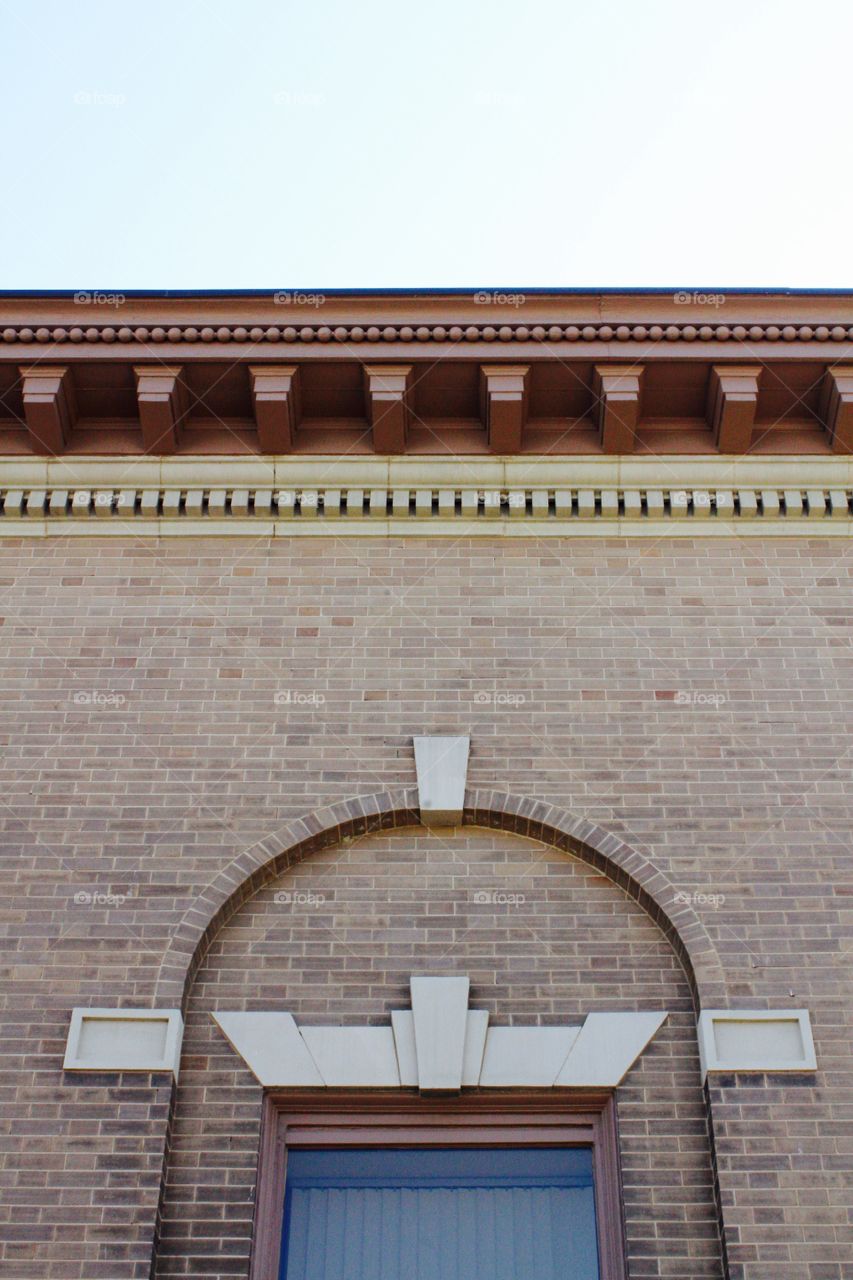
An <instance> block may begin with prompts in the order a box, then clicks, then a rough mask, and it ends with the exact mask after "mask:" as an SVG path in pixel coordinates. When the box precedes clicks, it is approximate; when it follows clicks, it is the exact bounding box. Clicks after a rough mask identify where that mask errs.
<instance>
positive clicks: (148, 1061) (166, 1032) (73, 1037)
mask: <svg viewBox="0 0 853 1280" xmlns="http://www.w3.org/2000/svg"><path fill="white" fill-rule="evenodd" d="M183 1035H184V1020H183V1018H182V1017H181V1012H180V1010H179V1009H73V1010H72V1011H71V1025H70V1026H69V1028H68V1040H67V1043H66V1048H65V1060H64V1062H63V1064H62V1065H63V1068H64V1070H66V1071H170V1072H171V1073H172V1074H173V1075H174V1076H175V1078H176V1079H177V1075H178V1067H179V1064H180V1060H181V1041H182V1039H183Z"/></svg>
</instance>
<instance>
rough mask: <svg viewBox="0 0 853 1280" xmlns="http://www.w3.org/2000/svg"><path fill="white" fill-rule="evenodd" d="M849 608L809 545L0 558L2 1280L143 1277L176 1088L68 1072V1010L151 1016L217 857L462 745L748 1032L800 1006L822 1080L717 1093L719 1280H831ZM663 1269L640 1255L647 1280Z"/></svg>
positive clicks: (852, 1083) (54, 550)
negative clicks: (734, 1007)
mask: <svg viewBox="0 0 853 1280" xmlns="http://www.w3.org/2000/svg"><path fill="white" fill-rule="evenodd" d="M850 585H851V584H850V564H849V556H848V555H847V554H846V552H845V551H844V548H843V547H841V546H840V545H838V544H833V543H830V542H828V541H821V540H820V539H818V538H788V539H781V538H780V539H775V540H767V541H762V540H757V539H751V540H750V541H749V542H743V543H741V542H739V541H737V540H736V539H732V540H731V541H728V540H722V539H721V540H714V541H712V542H711V541H702V540H696V541H693V540H688V539H684V540H679V541H677V542H676V541H671V542H670V541H661V542H655V541H653V540H650V541H648V542H643V541H639V540H638V541H633V542H626V541H622V540H618V539H612V540H610V539H607V540H598V539H596V540H595V541H590V542H589V543H584V542H583V541H582V540H580V539H577V540H573V541H566V542H559V541H549V542H548V543H547V544H543V543H538V542H536V541H535V540H533V539H519V540H517V541H515V540H513V541H509V540H497V539H496V540H495V541H494V542H489V541H487V540H483V539H478V540H476V541H473V540H472V541H466V540H464V539H463V540H460V541H455V540H452V541H451V540H448V541H446V542H441V543H439V542H427V541H424V542H414V541H408V542H405V543H402V542H395V541H384V540H377V541H368V540H364V541H349V542H337V541H335V540H332V539H327V540H322V541H320V540H316V541H315V540H312V539H299V540H294V541H293V542H289V541H287V540H285V539H282V540H278V541H276V542H275V543H269V542H266V541H261V542H258V543H255V542H250V541H249V540H246V542H245V543H244V542H242V541H240V542H237V541H236V540H235V541H227V540H215V539H210V540H207V539H205V540H195V539H187V540H180V541H179V540H177V539H175V540H172V541H168V542H164V543H161V544H158V543H156V542H154V541H151V540H147V541H143V540H137V539H127V540H126V541H124V542H119V541H114V540H112V539H94V538H85V539H84V538H73V539H72V538H69V539H68V540H62V541H60V540H56V541H51V542H50V543H44V544H36V543H34V542H28V543H21V544H14V543H11V542H10V543H6V544H4V556H3V561H2V565H0V606H2V614H3V618H4V622H3V627H2V635H3V640H4V643H3V646H2V651H0V679H2V682H3V683H2V690H3V699H2V702H0V722H2V732H3V734H4V742H5V746H4V752H3V759H2V768H3V779H2V781H3V789H2V808H0V814H2V828H3V855H4V857H3V869H4V870H3V875H4V883H3V886H2V894H3V911H4V916H5V919H6V924H5V929H4V939H5V941H4V944H3V945H4V954H3V957H2V965H3V968H2V975H3V1000H4V1005H5V1006H6V1007H7V1013H6V1014H5V1015H4V1018H5V1019H6V1021H5V1023H4V1031H3V1037H2V1041H0V1045H2V1054H3V1058H4V1066H5V1067H6V1068H7V1071H6V1075H5V1080H6V1083H5V1084H4V1086H3V1090H4V1092H3V1099H4V1103H5V1104H6V1105H5V1108H4V1125H5V1129H4V1132H3V1134H2V1136H0V1142H2V1145H3V1150H4V1159H3V1167H2V1170H0V1178H2V1183H0V1190H2V1197H0V1201H2V1203H0V1215H2V1216H0V1237H2V1239H3V1252H2V1253H0V1274H2V1275H3V1276H4V1278H5V1277H6V1276H9V1277H12V1280H27V1278H28V1277H36V1276H38V1277H48V1280H90V1278H92V1280H94V1278H96V1277H106V1278H107V1280H129V1278H130V1277H133V1278H134V1280H136V1278H137V1277H144V1276H146V1275H147V1267H148V1261H147V1257H148V1255H150V1233H151V1229H152V1224H153V1208H152V1206H153V1204H154V1203H155V1202H156V1197H157V1182H158V1177H159V1175H158V1173H157V1165H158V1161H159V1159H160V1156H161V1153H162V1147H163V1142H164V1136H165V1135H164V1123H163V1116H164V1111H165V1103H164V1098H166V1097H167V1092H168V1091H167V1087H166V1086H165V1085H164V1083H163V1082H162V1080H159V1079H158V1080H155V1081H154V1082H153V1083H151V1084H149V1085H147V1086H146V1083H145V1081H140V1080H138V1079H136V1078H134V1079H132V1080H131V1079H130V1078H128V1077H125V1079H124V1080H120V1081H117V1080H112V1079H110V1080H105V1079H103V1078H99V1079H98V1081H97V1082H95V1083H92V1084H87V1083H86V1082H85V1081H78V1080H70V1079H69V1078H67V1077H63V1074H62V1071H61V1060H62V1050H63V1047H64V1037H65V1031H66V1028H67V1022H68V1013H69V1010H70V1008H71V1007H72V1006H73V1005H75V1004H113V1003H117V1002H122V1001H123V1002H128V1003H138V1004H146V1003H150V1002H151V1000H152V993H153V991H154V989H155V984H156V979H157V973H158V969H159V967H160V965H161V961H162V959H163V955H164V950H165V947H166V945H167V942H168V939H169V937H170V935H171V933H172V931H173V930H174V929H175V928H176V927H177V925H178V923H179V922H180V920H181V919H182V918H183V916H184V913H185V912H186V911H187V910H188V909H189V908H190V907H191V905H192V904H193V903H194V902H195V901H196V899H197V896H198V894H199V893H200V892H201V891H202V890H203V889H204V888H205V886H207V885H208V884H209V883H210V882H211V881H212V880H213V879H214V878H215V877H216V875H217V874H218V873H219V872H220V871H221V870H222V869H223V868H224V867H225V866H226V865H227V864H228V863H229V862H230V861H231V860H232V859H233V858H234V857H236V856H237V855H239V853H240V852H241V851H242V850H244V849H245V848H246V847H247V846H248V845H251V844H253V843H255V842H257V841H261V840H264V841H266V842H267V843H268V845H270V846H271V847H274V846H275V841H276V832H277V831H278V830H280V829H281V827H282V826H283V824H284V823H285V822H286V821H287V820H289V819H292V818H294V817H296V816H298V815H299V814H302V813H305V812H308V811H313V810H316V809H318V808H320V807H321V806H323V805H325V804H328V803H330V802H333V801H336V800H338V799H340V798H341V797H347V796H353V795H359V794H365V793H368V792H374V791H377V790H382V789H385V788H387V787H389V786H402V785H411V783H412V782H413V780H414V767H413V760H412V748H411V735H412V734H413V733H419V732H429V731H455V730H460V729H462V730H470V732H471V734H472V759H471V770H470V781H471V783H472V784H473V785H476V786H480V787H485V788H488V787H490V786H494V787H497V788H498V789H500V790H502V791H511V792H514V793H516V794H520V795H530V796H535V797H537V798H541V799H545V800H549V801H551V802H553V803H556V804H558V805H560V806H561V807H564V808H566V809H569V810H570V811H572V812H574V813H577V814H579V815H583V816H586V817H588V818H589V819H590V820H591V821H594V822H597V823H599V824H600V825H601V826H603V827H604V828H606V829H608V830H612V831H615V832H617V833H619V834H620V835H621V836H622V837H623V838H624V839H625V840H627V841H628V842H629V843H631V844H632V845H634V846H636V847H637V848H639V849H641V850H642V851H643V852H644V853H646V854H647V855H648V856H649V857H650V858H651V859H652V861H653V862H654V863H655V865H657V866H659V867H660V868H661V869H662V870H663V871H664V872H665V874H666V875H667V876H668V877H669V879H670V880H671V881H672V883H673V884H674V885H676V886H677V889H678V891H679V892H681V893H683V894H685V895H687V896H688V897H689V899H690V901H691V903H692V904H693V907H694V910H695V911H696V912H697V913H698V914H699V915H700V917H701V919H702V922H703V923H704V925H705V927H706V928H707V930H708V931H709V932H710V933H711V935H712V936H713V937H714V939H715V941H716V944H717V948H718V951H719V954H720V957H721V959H722V962H723V965H724V969H725V974H726V981H727V986H728V995H729V998H730V1000H731V1001H732V1002H733V1003H740V1004H741V1005H745V1006H751V1005H757V1006H759V1007H760V1006H762V1005H769V1006H771V1007H778V1006H784V1005H789V1004H790V1005H792V1006H797V1007H799V1006H802V1005H804V1006H807V1007H808V1008H810V1009H811V1011H812V1018H813V1026H814V1031H815V1040H816V1048H817V1054H818V1063H819V1071H818V1075H817V1078H816V1080H815V1079H813V1078H806V1079H805V1080H804V1081H802V1082H798V1083H797V1084H793V1083H787V1084H785V1085H784V1087H783V1086H782V1084H781V1083H780V1082H777V1081H770V1082H769V1084H768V1082H765V1081H762V1080H759V1081H757V1082H756V1081H750V1080H749V1079H746V1078H741V1079H739V1080H737V1081H728V1082H727V1081H720V1082H718V1083H717V1084H716V1085H715V1090H716V1092H715V1093H714V1098H715V1103H714V1107H715V1129H716V1140H717V1155H718V1158H719V1165H720V1173H721V1183H722V1197H723V1202H724V1206H725V1212H726V1221H727V1226H728V1235H729V1240H728V1244H729V1257H730V1260H731V1262H732V1274H733V1275H735V1276H736V1277H744V1280H771V1278H772V1280H803V1278H805V1280H840V1278H841V1277H843V1276H844V1274H845V1271H846V1270H849V1268H850V1265H851V1259H853V1227H851V1223H850V1215H849V1188H850V1184H851V1178H853V1165H851V1155H850V1150H849V1147H850V1143H849V1138H848V1135H847V1126H849V1116H848V1111H849V1105H850V1098H851V1096H853V1095H851V1089H853V1060H852V1059H851V1047H850V1046H851V1039H853V1017H851V1014H850V1012H849V1000H850V994H851V984H850V962H851V956H852V955H853V919H851V912H850V905H849V904H850V901H851V897H850V895H851V893H853V865H851V856H850V850H849V832H850V827H851V809H853V799H851V795H853V792H851V787H850V767H851V754H853V751H851V749H853V736H851V729H850V723H849V720H850V718H849V715H848V714H847V707H848V705H849V696H850V691H851V685H853V657H851V648H850V643H849V639H850V627H851V621H853V610H851V605H850V601H851V598H853V597H851V592H850ZM288 695H289V698H290V700H289V701H287V698H288ZM401 838H402V837H401ZM391 843H393V842H392V841H390V839H389V847H390V844H391ZM323 856H328V855H323ZM265 892H266V891H265ZM608 892H615V891H613V890H609V891H608ZM87 895H88V899H87V900H84V901H75V899H76V898H79V897H81V896H82V897H83V898H84V899H86V897H87ZM439 923H440V922H439V921H436V930H437V933H438V934H440V929H439ZM659 945H662V944H659ZM310 959H312V961H316V960H317V958H316V957H310ZM403 968H405V966H403ZM403 976H405V974H404V973H403V969H401V970H400V971H399V974H398V977H397V978H396V979H395V981H397V982H398V983H399V982H401V981H402V978H403ZM10 980H12V981H10ZM386 995H387V993H386ZM386 995H380V994H379V993H376V995H375V998H377V999H378V1000H379V1001H380V1003H381V1004H382V1006H383V1008H384V1007H385V1004H384V1002H385V1000H386ZM518 995H519V999H520V1004H521V1005H523V1004H524V1001H525V1000H526V999H527V998H528V997H527V996H526V994H524V992H523V991H521V992H519V993H518ZM372 998H374V997H372ZM484 998H485V999H486V1000H487V1001H488V999H489V997H488V996H485V997H484ZM531 998H532V997H531ZM566 999H568V997H566ZM522 1012H524V1011H523V1009H521V1008H519V1016H521V1014H522ZM538 1012H539V1011H538V1010H537V1013H538ZM685 1016H686V1015H685ZM193 1034H195V1031H193ZM641 1069H642V1070H645V1066H643V1067H642V1068H641ZM187 1078H188V1079H189V1078H190V1075H189V1073H188V1075H187ZM694 1083H695V1081H694ZM125 1088H127V1089H130V1090H132V1092H131V1093H125V1092H122V1090H124V1089H125ZM140 1090H141V1091H142V1092H139V1091H140ZM655 1105H656V1102H655V1099H652V1098H650V1099H649V1100H648V1107H649V1114H650V1115H651V1114H652V1112H653V1109H654V1107H655ZM697 1114H698V1113H697ZM254 1123H256V1121H255V1120H252V1119H251V1117H249V1118H247V1119H246V1125H247V1126H248V1127H249V1128H251V1125H252V1124H254ZM648 1123H649V1124H651V1120H649V1121H648ZM628 1136H629V1135H628V1134H626V1140H627V1139H628ZM697 1140H698V1139H697ZM646 1194H652V1192H651V1191H649V1192H647V1193H646ZM675 1208H676V1209H678V1208H679V1204H676V1206H675ZM630 1212H632V1207H631V1205H630V1203H629V1213H630ZM685 1212H686V1210H685ZM664 1225H665V1224H664V1223H663V1222H661V1223H660V1229H661V1230H663V1226H664ZM667 1229H669V1227H668V1228H667ZM671 1232H672V1235H676V1234H677V1232H676V1226H675V1222H673V1224H672V1227H671ZM686 1238H689V1240H690V1242H691V1243H692V1244H693V1247H695V1248H696V1249H697V1250H701V1249H702V1248H703V1247H704V1243H705V1241H704V1237H702V1236H701V1235H700V1236H697V1237H696V1239H695V1241H694V1240H693V1236H692V1234H691V1232H689V1231H686ZM146 1251H147V1253H146ZM675 1256H676V1257H677V1256H678V1255H675ZM237 1257H238V1258H239V1254H238V1255H237ZM240 1265H242V1263H241V1264H240ZM679 1265H680V1263H679ZM668 1266H670V1259H669V1258H668V1256H667V1254H666V1252H665V1250H664V1249H663V1246H662V1245H661V1244H659V1242H657V1241H653V1240H651V1239H650V1240H649V1251H648V1254H647V1256H646V1257H645V1259H640V1257H639V1256H638V1255H637V1254H636V1250H635V1259H634V1274H635V1275H651V1276H654V1275H666V1274H674V1275H677V1274H679V1272H678V1267H677V1266H676V1267H675V1269H674V1270H672V1268H671V1269H670V1272H667V1270H666V1268H667V1267H668ZM638 1268H640V1269H639V1270H638ZM238 1274H239V1272H238ZM689 1274H692V1273H689Z"/></svg>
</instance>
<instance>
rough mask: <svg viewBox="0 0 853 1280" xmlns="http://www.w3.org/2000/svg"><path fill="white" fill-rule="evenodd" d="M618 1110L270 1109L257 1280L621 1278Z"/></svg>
mask: <svg viewBox="0 0 853 1280" xmlns="http://www.w3.org/2000/svg"><path fill="white" fill-rule="evenodd" d="M624 1274H625V1272H624V1261H623V1250H622V1228H621V1214H620V1197H619V1188H618V1168H617V1163H616V1137H615V1120H614V1114H613V1104H612V1101H611V1100H610V1099H608V1098H603V1097H602V1098H598V1099H592V1100H589V1099H587V1100H585V1101H584V1102H583V1104H582V1105H577V1104H575V1105H574V1106H571V1105H570V1104H568V1103H567V1102H563V1101H562V1100H561V1101H560V1103H558V1104H556V1105H555V1103H554V1100H553V1096H551V1097H549V1098H547V1100H546V1099H544V1098H543V1095H542V1094H539V1095H529V1096H527V1097H526V1098H523V1097H520V1096H519V1095H517V1094H514V1095H513V1096H512V1098H511V1099H509V1098H507V1097H498V1096H496V1097H489V1096H488V1095H482V1094H481V1095H478V1096H476V1097H459V1098H452V1099H446V1100H444V1099H443V1100H440V1101H439V1100H433V1099H428V1098H418V1097H411V1096H409V1097H406V1098H404V1099H401V1098H400V1095H399V1093H396V1092H395V1093H394V1094H393V1095H390V1094H382V1095H377V1094H373V1095H372V1096H366V1095H359V1096H358V1097H348V1096H346V1095H344V1094H338V1096H337V1097H328V1096H324V1097H323V1098H322V1099H320V1098H318V1096H317V1094H316V1093H315V1094H313V1095H311V1094H301V1095H296V1094H295V1093H291V1094H290V1096H289V1097H288V1096H287V1095H280V1096H270V1097H269V1098H268V1099H267V1103H266V1110H265V1114H264V1124H263V1132H262V1140H261V1158H260V1167H259V1176H258V1199H257V1206H256V1219H255V1237H254V1245H253V1256H252V1271H251V1275H252V1280H315V1277H321V1276H322V1277H323V1278H324V1280H368V1278H369V1280H624Z"/></svg>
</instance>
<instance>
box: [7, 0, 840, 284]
mask: <svg viewBox="0 0 853 1280" xmlns="http://www.w3.org/2000/svg"><path fill="white" fill-rule="evenodd" d="M851 48H853V3H851V2H850V0H810V3H808V4H804V3H802V0H798V2H794V0H704V2H696V0H585V2H584V3H580V2H579V0H563V2H562V3H560V2H559V0H514V2H504V0H424V2H423V3H418V4H415V3H407V2H406V0H397V3H393V2H391V0H387V2H386V0H364V2H363V3H358V4H355V3H345V2H344V0H313V2H312V0H303V3H298V4H297V3H293V2H292V0H277V2H276V0H0V56H2V74H1V75H0V130H2V139H0V140H1V141H2V166H3V169H2V172H3V180H2V186H0V234H2V258H0V289H11V288H33V289H38V288H51V287H53V288H81V287H89V288H96V287H98V288H125V289H129V288H208V289H215V288H254V287H259V288H279V287H286V286H295V287H309V286H319V287H326V288H330V287H333V286H338V287H367V286H373V287H389V286H397V287H403V286H417V285H424V286H441V285H456V286H472V285H485V284H500V285H528V286H534V285H560V286H565V285H576V286H585V285H608V286H614V285H633V286H637V285H671V286H674V287H675V286H689V285H695V286H699V285H722V286H730V287H731V286H735V285H753V286H768V285H787V286H800V287H803V286H824V287H843V286H853V155H851V152H853V143H851V137H853V128H851V126H853V105H851V104H853V90H852V89H851V71H850V65H851Z"/></svg>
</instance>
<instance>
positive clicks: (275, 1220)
mask: <svg viewBox="0 0 853 1280" xmlns="http://www.w3.org/2000/svg"><path fill="white" fill-rule="evenodd" d="M346 1146H357V1147H391V1146H394V1147H429V1146H436V1147H437V1146H442V1147H447V1146H476V1147H487V1146H496V1147H536V1146H569V1147H591V1148H592V1167H593V1179H594V1184H595V1185H594V1192H595V1215H596V1224H597V1229H598V1257H599V1271H600V1280H625V1277H626V1270H625V1244H624V1224H623V1216H622V1194H621V1176H620V1168H619V1141H618V1132H617V1121H616V1104H615V1101H614V1098H613V1095H612V1093H590V1094H584V1095H583V1096H582V1097H581V1096H575V1097H572V1096H569V1097H566V1098H560V1099H559V1100H555V1098H554V1095H553V1093H552V1092H550V1091H549V1093H548V1095H547V1096H545V1095H543V1094H542V1093H541V1092H540V1093H537V1092H532V1091H530V1092H528V1091H524V1092H522V1091H520V1090H519V1091H517V1092H516V1091H514V1092H513V1093H512V1094H497V1093H496V1094H494V1095H492V1094H475V1095H472V1096H470V1097H466V1096H464V1095H461V1096H458V1097H434V1098H427V1097H420V1096H418V1095H416V1094H415V1095H411V1094H403V1095H401V1093H400V1091H399V1090H394V1091H389V1090H375V1091H372V1092H371V1093H370V1094H353V1093H352V1091H348V1090H342V1089H324V1090H323V1091H322V1094H321V1093H319V1092H318V1091H316V1090H296V1089H292V1090H277V1091H273V1092H269V1093H267V1094H266V1095H265V1097H264V1108H263V1116H262V1121H261V1137H260V1145H259V1155H258V1176H257V1183H256V1194H255V1221H254V1231H253V1235H252V1255H251V1263H250V1268H249V1276H250V1280H278V1270H279V1263H280V1252H281V1232H282V1225H283V1217H284V1188H285V1178H286V1169H287V1151H288V1148H289V1147H311V1148H318V1147H346Z"/></svg>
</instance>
